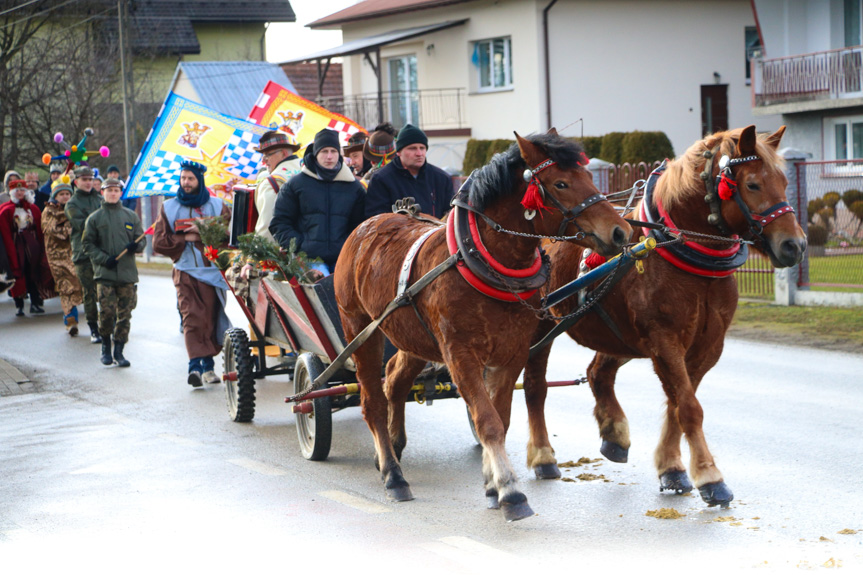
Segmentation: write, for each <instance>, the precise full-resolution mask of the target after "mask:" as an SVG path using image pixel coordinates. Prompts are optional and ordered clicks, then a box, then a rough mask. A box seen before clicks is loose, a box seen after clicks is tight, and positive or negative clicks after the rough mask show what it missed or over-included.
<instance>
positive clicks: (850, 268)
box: [794, 159, 863, 293]
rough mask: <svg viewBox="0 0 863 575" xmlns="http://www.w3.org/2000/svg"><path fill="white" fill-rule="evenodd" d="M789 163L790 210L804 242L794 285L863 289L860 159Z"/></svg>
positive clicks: (862, 173)
mask: <svg viewBox="0 0 863 575" xmlns="http://www.w3.org/2000/svg"><path fill="white" fill-rule="evenodd" d="M794 166H795V169H796V171H797V187H798V189H797V202H798V205H796V206H794V209H795V210H797V218H798V220H799V221H800V225H801V226H803V229H804V230H806V234H807V236H808V240H809V247H808V248H807V250H806V257H805V258H804V260H803V262H802V263H801V264H800V266H799V274H798V280H797V286H798V288H808V289H813V290H820V291H841V292H858V293H859V292H863V191H861V190H863V159H858V160H838V161H826V162H800V163H795V164H794Z"/></svg>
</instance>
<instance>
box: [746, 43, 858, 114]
mask: <svg viewBox="0 0 863 575" xmlns="http://www.w3.org/2000/svg"><path fill="white" fill-rule="evenodd" d="M752 63H753V74H752V80H753V85H752V93H753V97H754V100H755V105H756V106H770V105H773V104H785V103H789V102H806V101H814V100H830V99H840V98H850V97H860V96H863V46H853V47H850V48H843V49H840V50H830V51H828V52H816V53H814V54H801V55H798V56H790V57H788V58H773V59H771V60H761V59H755V60H753V61H752Z"/></svg>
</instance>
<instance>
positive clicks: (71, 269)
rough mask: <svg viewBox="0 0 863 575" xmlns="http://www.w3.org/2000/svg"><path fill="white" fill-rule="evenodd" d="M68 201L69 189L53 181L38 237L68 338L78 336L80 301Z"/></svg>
mask: <svg viewBox="0 0 863 575" xmlns="http://www.w3.org/2000/svg"><path fill="white" fill-rule="evenodd" d="M71 198H72V186H71V185H69V184H68V183H65V182H63V181H62V180H55V181H54V186H53V187H52V188H51V196H50V199H49V200H48V203H47V204H45V210H44V211H43V212H42V234H43V236H44V238H45V255H46V257H47V258H48V265H49V266H50V267H51V275H52V276H53V277H54V289H55V291H56V292H57V293H58V294H60V306H61V307H62V308H63V323H64V324H65V326H66V332H67V333H68V334H69V335H70V336H73V337H74V336H76V335H78V306H79V305H81V303H82V302H83V301H84V293H83V291H82V289H81V282H80V281H79V280H78V275H77V274H76V272H75V264H73V263H72V243H71V241H70V238H71V236H72V224H71V223H70V222H69V218H67V217H66V212H65V206H66V203H67V202H68V201H69V200H70V199H71Z"/></svg>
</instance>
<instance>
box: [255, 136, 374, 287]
mask: <svg viewBox="0 0 863 575" xmlns="http://www.w3.org/2000/svg"><path fill="white" fill-rule="evenodd" d="M341 149H342V148H341V145H340V143H339V135H338V133H337V132H335V131H334V130H330V129H328V128H324V129H323V130H321V131H320V132H318V133H317V134H315V142H314V144H312V145H311V146H309V147H307V148H306V153H305V154H304V155H303V162H304V165H303V170H302V171H301V172H300V173H299V174H297V175H295V176H294V177H292V178H291V179H290V180H288V182H287V183H286V184H284V185H283V186H282V188H281V189H280V190H279V197H278V199H276V207H275V210H274V211H273V219H272V220H271V221H270V233H271V234H273V237H274V238H275V239H276V241H277V242H279V245H280V246H282V247H283V248H285V249H286V250H287V249H290V247H291V240H295V241H296V249H297V251H302V252H305V253H306V254H307V255H308V256H309V257H312V258H321V259H322V260H323V261H324V264H325V265H326V268H327V272H329V273H332V272H333V270H334V269H335V266H336V260H337V259H338V257H339V252H340V251H341V250H342V246H343V245H344V243H345V240H346V239H348V235H349V234H350V233H351V232H352V231H353V229H354V228H355V227H357V226H358V225H359V224H360V223H362V221H363V208H364V207H365V195H366V194H365V189H364V188H363V186H362V184H360V183H359V181H357V179H356V178H355V177H354V174H353V172H351V169H350V168H349V167H348V166H347V165H346V164H345V162H344V160H343V158H342V154H341Z"/></svg>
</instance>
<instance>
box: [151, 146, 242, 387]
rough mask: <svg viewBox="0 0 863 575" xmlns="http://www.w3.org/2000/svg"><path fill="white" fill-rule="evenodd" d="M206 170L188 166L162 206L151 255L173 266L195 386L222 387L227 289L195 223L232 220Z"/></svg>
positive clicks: (190, 381)
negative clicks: (218, 365) (218, 369)
mask: <svg viewBox="0 0 863 575" xmlns="http://www.w3.org/2000/svg"><path fill="white" fill-rule="evenodd" d="M206 171H207V168H206V166H203V165H201V164H198V163H197V162H192V161H184V162H183V163H182V164H181V165H180V186H179V188H178V189H177V195H176V197H174V198H172V199H170V200H167V201H166V202H165V203H164V204H162V210H161V213H160V214H159V220H158V221H157V222H156V229H155V232H154V235H153V250H154V251H156V252H158V253H160V254H163V255H165V256H168V257H169V258H171V260H173V262H174V270H173V274H172V275H173V279H174V287H175V288H176V289H177V303H178V305H179V308H180V316H181V317H182V318H183V336H184V338H185V340H186V352H187V353H188V355H189V375H188V378H187V380H186V382H187V383H188V384H189V385H191V386H192V387H201V385H202V384H203V383H204V382H206V383H219V377H218V376H217V375H216V373H215V371H214V368H215V360H214V359H213V358H214V357H215V356H216V355H218V354H219V353H220V352H221V351H222V338H223V336H224V333H225V331H226V330H228V329H230V328H231V322H230V321H229V320H228V316H227V315H226V314H225V290H227V289H228V285H227V284H226V283H225V280H224V279H223V278H222V274H221V272H219V270H218V268H216V267H214V266H213V265H212V264H211V263H210V262H209V261H208V260H207V258H205V257H204V253H203V252H204V244H203V243H201V236H200V235H199V233H198V226H197V224H196V220H199V219H201V218H212V217H217V216H230V214H231V212H230V209H229V208H228V206H227V205H225V204H224V203H223V202H222V200H221V198H217V197H215V196H211V195H210V192H209V191H208V190H207V187H206V186H205V185H204V172H206Z"/></svg>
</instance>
